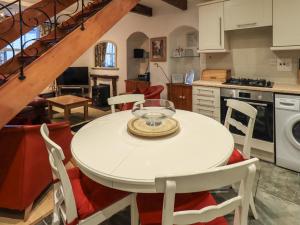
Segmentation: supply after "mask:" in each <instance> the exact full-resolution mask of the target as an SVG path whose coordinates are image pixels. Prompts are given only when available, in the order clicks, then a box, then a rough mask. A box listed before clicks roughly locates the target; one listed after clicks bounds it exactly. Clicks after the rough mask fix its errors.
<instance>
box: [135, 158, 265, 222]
mask: <svg viewBox="0 0 300 225" xmlns="http://www.w3.org/2000/svg"><path fill="white" fill-rule="evenodd" d="M258 161H259V160H258V159H256V158H253V159H250V160H246V161H243V162H240V163H236V164H232V165H227V166H223V167H216V168H213V169H209V170H207V171H204V172H202V173H197V174H194V175H186V176H185V175H182V176H166V177H157V178H156V179H155V187H156V192H157V193H164V196H163V198H160V196H159V194H151V195H145V194H138V196H137V203H138V210H139V214H140V220H141V225H150V224H151V223H154V222H155V224H156V223H157V221H154V220H153V218H154V217H155V216H156V217H158V218H159V217H161V220H162V221H160V224H162V225H173V224H180V225H185V224H195V223H208V222H210V223H209V224H211V225H228V222H227V221H226V219H225V218H224V216H225V215H227V214H229V213H232V212H235V216H234V225H247V224H248V211H249V201H250V193H251V189H252V185H253V182H254V178H255V173H256V166H257V164H258ZM237 182H238V183H240V187H239V192H238V194H237V196H234V197H232V198H230V199H228V200H226V201H224V202H222V203H220V204H218V203H216V201H215V199H214V197H213V196H212V195H211V194H210V193H209V192H208V191H209V190H214V189H216V188H220V187H224V186H226V185H231V184H234V183H237ZM188 193H190V194H191V197H190V198H188V200H189V201H186V202H182V200H180V198H184V197H185V196H188ZM156 196H157V197H156ZM155 199H159V201H158V202H156V203H153V201H155ZM180 201H181V202H182V203H180V204H179V203H178V202H180ZM154 204H156V205H157V208H158V209H159V210H160V211H161V210H162V214H161V213H157V211H156V209H155V206H154ZM149 205H150V206H149ZM145 209H146V210H145ZM152 212H155V214H151V213H152ZM147 220H148V221H147Z"/></svg>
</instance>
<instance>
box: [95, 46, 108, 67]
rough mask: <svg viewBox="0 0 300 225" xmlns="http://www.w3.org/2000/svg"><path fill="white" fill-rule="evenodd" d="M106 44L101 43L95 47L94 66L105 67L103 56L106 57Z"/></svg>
mask: <svg viewBox="0 0 300 225" xmlns="http://www.w3.org/2000/svg"><path fill="white" fill-rule="evenodd" d="M106 49H107V43H106V42H105V43H104V42H103V43H100V44H98V45H96V47H95V66H96V67H97V66H98V67H105V66H106V65H105V55H106Z"/></svg>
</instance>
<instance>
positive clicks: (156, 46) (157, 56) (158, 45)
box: [150, 37, 167, 62]
mask: <svg viewBox="0 0 300 225" xmlns="http://www.w3.org/2000/svg"><path fill="white" fill-rule="evenodd" d="M150 60H151V62H165V61H167V38H166V37H158V38H151V39H150Z"/></svg>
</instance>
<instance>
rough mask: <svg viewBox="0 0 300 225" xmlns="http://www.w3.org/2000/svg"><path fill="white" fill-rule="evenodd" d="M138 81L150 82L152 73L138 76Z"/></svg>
mask: <svg viewBox="0 0 300 225" xmlns="http://www.w3.org/2000/svg"><path fill="white" fill-rule="evenodd" d="M138 80H142V81H150V72H147V73H144V74H139V75H138Z"/></svg>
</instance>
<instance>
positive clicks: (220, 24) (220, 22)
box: [219, 17, 222, 46]
mask: <svg viewBox="0 0 300 225" xmlns="http://www.w3.org/2000/svg"><path fill="white" fill-rule="evenodd" d="M219 27H220V46H222V18H221V17H219Z"/></svg>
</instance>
